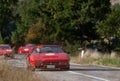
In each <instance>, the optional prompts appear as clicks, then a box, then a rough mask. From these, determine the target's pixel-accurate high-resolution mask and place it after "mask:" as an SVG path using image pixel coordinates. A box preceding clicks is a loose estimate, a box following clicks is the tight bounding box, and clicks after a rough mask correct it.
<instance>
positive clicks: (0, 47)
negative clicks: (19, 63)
mask: <svg viewBox="0 0 120 81" xmlns="http://www.w3.org/2000/svg"><path fill="white" fill-rule="evenodd" d="M0 55H4V56H5V57H11V58H13V57H14V49H12V48H11V46H10V45H8V44H0Z"/></svg>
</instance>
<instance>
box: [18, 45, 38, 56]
mask: <svg viewBox="0 0 120 81" xmlns="http://www.w3.org/2000/svg"><path fill="white" fill-rule="evenodd" d="M35 46H36V45H35V44H26V45H25V46H20V47H19V48H18V54H26V53H29V52H31V51H32V50H33V48H34V47H35Z"/></svg>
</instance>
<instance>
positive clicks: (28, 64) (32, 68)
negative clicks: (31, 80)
mask: <svg viewBox="0 0 120 81" xmlns="http://www.w3.org/2000/svg"><path fill="white" fill-rule="evenodd" d="M26 63H27V70H30V71H35V67H34V66H31V65H30V63H29V62H28V61H27V62H26Z"/></svg>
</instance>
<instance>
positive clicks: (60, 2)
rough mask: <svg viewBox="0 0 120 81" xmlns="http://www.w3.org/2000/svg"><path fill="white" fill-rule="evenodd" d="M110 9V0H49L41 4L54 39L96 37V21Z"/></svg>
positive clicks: (41, 10) (42, 12)
mask: <svg viewBox="0 0 120 81" xmlns="http://www.w3.org/2000/svg"><path fill="white" fill-rule="evenodd" d="M109 11H110V2H109V0H101V1H99V0H69V1H68V0H49V1H47V3H43V4H42V5H40V15H41V17H42V19H43V23H45V25H47V26H48V27H49V29H51V32H52V33H51V35H50V36H53V35H54V37H53V40H71V41H73V39H74V40H82V39H84V38H90V39H92V38H95V37H96V30H95V28H94V27H95V25H96V22H97V21H101V20H103V19H104V18H105V15H106V13H108V12H109Z"/></svg>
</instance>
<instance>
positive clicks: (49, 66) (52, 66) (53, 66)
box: [47, 65, 55, 68]
mask: <svg viewBox="0 0 120 81" xmlns="http://www.w3.org/2000/svg"><path fill="white" fill-rule="evenodd" d="M47 68H55V65H47Z"/></svg>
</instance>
